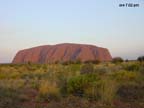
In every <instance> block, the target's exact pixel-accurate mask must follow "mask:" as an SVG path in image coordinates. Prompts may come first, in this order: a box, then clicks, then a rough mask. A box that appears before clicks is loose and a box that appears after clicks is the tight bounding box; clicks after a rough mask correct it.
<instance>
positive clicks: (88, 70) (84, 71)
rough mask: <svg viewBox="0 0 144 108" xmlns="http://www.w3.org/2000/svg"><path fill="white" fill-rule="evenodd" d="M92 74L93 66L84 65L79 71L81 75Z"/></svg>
mask: <svg viewBox="0 0 144 108" xmlns="http://www.w3.org/2000/svg"><path fill="white" fill-rule="evenodd" d="M93 72H94V66H93V64H84V65H82V67H81V69H80V73H81V74H89V73H93Z"/></svg>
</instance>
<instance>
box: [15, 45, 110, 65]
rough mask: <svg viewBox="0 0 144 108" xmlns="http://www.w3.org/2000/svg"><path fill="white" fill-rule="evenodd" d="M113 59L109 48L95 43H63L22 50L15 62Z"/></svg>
mask: <svg viewBox="0 0 144 108" xmlns="http://www.w3.org/2000/svg"><path fill="white" fill-rule="evenodd" d="M111 59H112V57H111V55H110V53H109V51H108V49H106V48H101V47H97V46H94V45H85V44H71V43H63V44H56V45H45V46H38V47H34V48H29V49H24V50H20V51H19V52H18V53H17V54H16V56H15V57H14V59H13V63H27V62H31V63H55V62H66V61H76V60H80V61H81V62H85V61H90V60H92V61H93V60H100V61H110V60H111Z"/></svg>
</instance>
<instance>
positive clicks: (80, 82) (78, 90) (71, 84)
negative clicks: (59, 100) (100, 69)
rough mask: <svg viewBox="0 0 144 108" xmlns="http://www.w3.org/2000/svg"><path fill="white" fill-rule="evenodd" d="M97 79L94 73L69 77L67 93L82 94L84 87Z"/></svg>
mask: <svg viewBox="0 0 144 108" xmlns="http://www.w3.org/2000/svg"><path fill="white" fill-rule="evenodd" d="M97 80H98V77H97V76H96V75H94V74H88V75H80V76H77V77H73V78H71V79H69V81H68V84H67V90H68V93H70V94H73V95H76V96H84V89H85V88H87V87H89V86H90V85H91V84H92V83H93V82H95V81H97Z"/></svg>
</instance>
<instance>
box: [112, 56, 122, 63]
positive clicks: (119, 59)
mask: <svg viewBox="0 0 144 108" xmlns="http://www.w3.org/2000/svg"><path fill="white" fill-rule="evenodd" d="M123 61H124V60H123V59H122V58H121V57H115V58H113V59H112V63H121V62H123Z"/></svg>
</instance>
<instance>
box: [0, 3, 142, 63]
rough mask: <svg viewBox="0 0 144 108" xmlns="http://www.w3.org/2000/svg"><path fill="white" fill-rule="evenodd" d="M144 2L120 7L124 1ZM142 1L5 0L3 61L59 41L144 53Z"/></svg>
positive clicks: (128, 54)
mask: <svg viewBox="0 0 144 108" xmlns="http://www.w3.org/2000/svg"><path fill="white" fill-rule="evenodd" d="M126 2H132V3H140V7H139V8H126V7H124V8H120V7H118V5H119V3H126ZM143 4H144V1H143V0H0V63H3V62H11V60H12V59H13V57H14V55H15V54H16V52H17V51H18V50H20V49H25V48H29V47H34V46H39V45H47V44H57V43H68V42H71V43H86V44H94V45H97V46H101V47H106V48H108V49H109V50H110V52H111V54H112V56H113V57H115V56H121V57H123V58H125V59H126V58H128V59H135V58H137V57H138V56H140V55H144V5H143Z"/></svg>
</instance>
